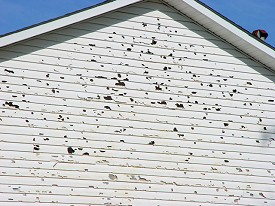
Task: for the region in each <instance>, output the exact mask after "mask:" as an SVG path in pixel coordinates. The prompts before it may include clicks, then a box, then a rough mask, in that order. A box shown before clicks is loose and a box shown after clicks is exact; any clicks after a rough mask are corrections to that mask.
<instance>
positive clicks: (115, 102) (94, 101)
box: [0, 88, 273, 119]
mask: <svg viewBox="0 0 275 206" xmlns="http://www.w3.org/2000/svg"><path fill="white" fill-rule="evenodd" d="M49 89H50V88H49ZM0 93H2V94H5V93H7V94H9V95H11V97H8V98H4V99H2V98H1V100H3V101H7V100H9V101H13V102H16V103H21V104H23V105H25V104H26V103H25V102H22V101H20V100H16V99H14V98H13V97H12V95H27V97H24V99H27V100H26V101H28V102H27V103H28V104H34V105H45V102H37V101H34V100H31V101H30V100H29V97H32V96H34V95H35V96H39V97H45V98H50V99H52V100H55V101H57V100H58V99H60V100H62V101H63V102H62V103H58V102H55V104H52V103H48V104H49V105H52V106H64V105H65V106H68V107H74V108H82V109H85V108H86V109H92V108H93V107H91V106H86V107H85V106H82V107H81V106H77V105H74V104H71V105H68V103H66V102H65V101H64V98H66V100H75V101H77V102H79V101H82V102H83V100H84V102H87V103H88V102H93V103H104V104H107V105H108V104H110V105H117V104H118V103H119V105H124V106H130V107H131V111H133V108H134V107H143V108H157V109H165V110H168V111H169V110H170V111H175V110H178V111H180V109H178V108H176V107H171V106H169V107H168V106H165V107H164V106H160V105H157V104H154V107H153V106H152V104H141V103H139V104H138V103H137V104H134V103H131V102H125V101H121V100H119V101H118V100H115V101H112V102H107V101H104V100H103V101H102V100H100V99H95V98H92V97H90V98H89V97H80V96H79V97H78V98H69V97H58V96H50V95H47V96H45V95H38V94H36V93H22V92H10V91H0ZM97 94H98V93H96V94H95V95H97ZM98 95H109V94H105V93H99V94H98ZM3 96H4V95H3ZM115 97H120V96H115ZM22 99H23V98H22ZM139 100H140V99H139ZM144 100H146V101H148V99H144ZM169 102H170V101H168V103H169ZM71 103H73V102H71ZM178 103H183V104H193V106H199V107H200V106H203V107H202V108H201V111H198V110H192V109H183V110H182V111H192V112H196V113H203V114H205V113H206V112H207V113H210V114H211V113H213V114H229V115H235V116H244V117H254V118H267V119H273V118H269V117H268V116H264V114H263V112H269V115H271V114H272V113H273V110H264V109H257V108H253V107H252V108H248V107H239V106H238V107H237V106H235V107H234V106H231V107H230V106H219V105H212V104H205V105H200V104H194V103H188V102H186V101H179V102H178ZM209 106H210V107H211V110H212V109H213V111H215V108H220V107H222V108H224V109H226V108H233V109H234V110H235V113H234V112H233V111H231V112H232V113H225V112H221V113H218V112H216V111H215V112H211V110H210V109H207V110H204V109H203V108H207V107H209ZM239 109H241V110H243V111H244V112H247V113H243V112H241V111H238V110H239ZM246 110H247V111H246ZM251 111H258V112H259V113H261V114H257V115H255V114H250V113H251ZM168 116H169V115H168Z"/></svg>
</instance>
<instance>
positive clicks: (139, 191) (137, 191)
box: [1, 187, 274, 200]
mask: <svg viewBox="0 0 275 206" xmlns="http://www.w3.org/2000/svg"><path fill="white" fill-rule="evenodd" d="M73 188H74V189H75V187H73ZM54 189H55V188H52V190H54ZM87 189H88V190H89V189H90V190H93V192H101V191H102V190H103V189H99V188H86V190H87ZM106 189H107V190H109V191H113V190H115V189H110V188H106ZM45 190H46V189H45ZM48 190H49V189H48ZM117 191H126V190H121V189H117ZM85 192H86V191H85ZM115 192H116V191H115ZM144 192H146V193H149V194H150V193H153V194H154V193H160V194H161V193H162V192H159V191H157V192H154V191H141V190H129V193H144ZM1 193H11V194H22V193H20V192H9V191H1ZM70 193H71V194H70V196H72V197H74V196H83V197H95V196H94V195H88V194H81V195H80V194H73V193H75V192H71V191H70ZM28 194H36V195H57V196H59V195H60V196H63V195H65V194H64V192H63V193H62V192H60V191H58V192H54V193H44V192H42V191H40V192H36V193H34V192H30V193H28ZM167 194H168V195H169V194H170V195H173V194H174V195H178V194H181V195H185V194H186V195H190V194H194V192H192V193H191V192H186V193H176V192H166V193H164V194H163V195H167ZM128 195H129V194H128ZM197 195H201V196H210V195H211V194H201V193H197ZM140 196H142V194H140ZM212 196H213V195H212ZM99 197H101V195H99ZM216 197H228V196H226V195H218V194H216V195H215V198H216ZM127 198H128V197H127ZM129 198H134V197H133V196H132V197H129ZM234 198H242V199H247V198H249V199H251V200H259V199H260V200H263V198H262V197H259V198H257V197H252V198H251V197H244V196H237V195H236V196H234ZM141 199H143V198H142V197H141ZM154 200H155V198H154ZM163 200H165V199H163ZM167 200H169V199H167ZM265 200H274V199H272V198H268V197H266V198H265Z"/></svg>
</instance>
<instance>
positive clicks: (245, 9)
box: [0, 0, 275, 47]
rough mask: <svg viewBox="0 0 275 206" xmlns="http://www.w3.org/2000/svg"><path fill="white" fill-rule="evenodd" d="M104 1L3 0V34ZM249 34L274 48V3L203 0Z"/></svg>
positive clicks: (0, 5)
mask: <svg viewBox="0 0 275 206" xmlns="http://www.w3.org/2000/svg"><path fill="white" fill-rule="evenodd" d="M103 1H104V0H0V34H5V33H8V32H12V31H15V30H17V29H21V28H23V27H26V26H31V25H33V24H36V23H39V22H42V21H45V20H48V19H52V18H55V17H58V16H61V15H64V14H66V13H69V12H73V11H76V10H79V9H82V8H85V7H88V6H92V5H95V4H98V3H100V2H103ZM201 1H202V2H203V3H205V4H206V5H208V6H210V7H212V8H213V9H214V10H216V11H218V12H219V13H221V14H223V15H224V16H226V17H227V18H229V19H230V20H232V21H234V22H235V23H237V24H239V25H240V26H242V27H243V28H245V29H246V30H248V31H253V30H255V29H265V30H266V31H267V32H268V33H269V37H268V39H267V43H269V44H271V45H272V46H273V47H275V12H274V8H275V0H261V1H260V0H223V1H221V0H201Z"/></svg>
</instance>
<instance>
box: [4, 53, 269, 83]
mask: <svg viewBox="0 0 275 206" xmlns="http://www.w3.org/2000/svg"><path fill="white" fill-rule="evenodd" d="M6 53H11V54H14V52H11V51H6ZM89 55H93V54H89ZM34 56H35V57H37V58H40V57H41V59H42V58H43V57H44V58H49V59H50V60H47V61H53V60H54V61H57V62H58V66H61V67H68V66H70V65H71V64H70V65H65V64H62V63H61V62H60V60H63V61H64V60H70V61H71V60H72V59H71V58H67V57H66V58H65V57H62V59H61V58H60V59H58V58H57V57H56V56H48V55H47V56H40V55H34ZM95 57H97V56H95ZM100 57H101V58H102V57H104V58H110V59H115V60H117V61H118V59H120V57H115V56H110V55H100ZM0 59H2V60H3V61H4V60H8V59H7V58H4V57H3V56H2V57H0ZM90 59H91V57H89V59H88V60H90ZM42 60H43V59H42ZM88 60H81V59H73V61H74V62H77V63H78V62H79V63H80V62H85V63H86V64H85V66H84V67H82V68H86V67H90V65H91V63H92V61H88ZM127 60H129V61H130V62H131V63H133V62H134V63H135V64H137V63H138V62H142V63H141V65H142V64H143V62H144V61H143V60H140V59H132V58H127ZM12 61H13V62H26V63H35V64H43V65H49V66H50V65H52V66H57V64H53V63H52V64H51V63H47V62H46V61H43V62H38V61H34V60H31V61H30V59H29V60H25V59H22V58H21V59H13V60H12ZM40 61H41V60H40ZM111 62H112V63H108V62H107V61H106V60H104V61H102V60H101V61H99V60H97V64H100V65H113V66H123V65H121V63H119V64H118V63H114V62H113V61H111ZM130 62H127V64H125V65H124V66H127V67H134V68H140V69H144V70H148V71H149V70H153V71H158V72H163V69H162V70H160V69H154V68H150V67H147V66H146V67H145V66H143V67H137V66H136V65H131V64H129V63H130ZM149 63H150V64H159V65H162V67H164V66H177V67H178V68H179V67H188V69H190V68H195V69H197V68H199V67H197V66H190V65H188V64H178V63H171V62H169V63H162V62H157V61H155V62H153V61H151V62H149ZM88 64H89V65H88ZM82 65H83V64H82ZM100 65H99V67H101V66H100ZM4 66H5V64H3V67H4ZM189 67H190V68H189ZM72 68H79V67H78V66H73V67H72ZM201 68H203V69H204V68H205V67H201ZM206 68H208V67H206ZM86 69H87V68H86ZM185 69H186V70H187V68H185ZM208 69H211V71H209V72H210V73H213V72H214V71H213V70H217V69H216V68H213V67H212V68H208ZM208 69H207V70H208ZM217 71H218V70H217ZM221 71H226V70H221ZM178 72H179V71H169V73H178ZM186 72H187V71H185V72H180V73H181V74H185V75H187V76H188V75H194V74H196V75H201V76H211V77H213V76H214V78H215V77H219V78H220V79H222V78H227V79H230V78H233V77H234V76H233V77H228V76H222V75H220V74H219V75H217V76H215V75H213V74H212V75H205V74H203V73H189V74H188V73H186ZM226 72H231V73H230V74H232V72H233V73H234V71H232V70H228V71H226ZM164 74H165V73H164ZM166 75H167V74H166ZM256 76H259V77H260V76H261V75H255V77H256ZM236 79H239V80H245V81H252V80H251V79H250V78H247V79H244V78H239V77H238V78H236ZM253 81H254V82H263V83H265V82H266V83H269V84H270V83H271V82H270V81H262V80H261V81H260V80H254V79H253ZM271 85H272V84H271Z"/></svg>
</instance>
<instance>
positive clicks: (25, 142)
mask: <svg viewBox="0 0 275 206" xmlns="http://www.w3.org/2000/svg"><path fill="white" fill-rule="evenodd" d="M46 137H47V136H43V138H46ZM36 138H42V137H41V136H36ZM52 138H55V137H52ZM59 139H62V138H59ZM148 139H149V138H148ZM63 140H64V137H63ZM66 140H70V141H73V140H77V139H72V138H66ZM81 140H82V142H86V141H89V142H100V143H103V145H102V146H101V147H100V146H94V147H93V149H95V150H107V151H120V152H133V153H145V154H147V153H148V154H160V155H167V154H169V156H173V155H175V156H187V157H193V158H205V159H208V158H209V159H217V160H224V159H226V158H228V154H227V156H225V154H224V156H223V157H222V156H218V157H217V156H215V155H214V154H212V155H209V154H207V152H208V151H211V152H212V150H210V149H208V150H206V149H202V151H203V152H204V154H203V155H195V154H192V155H190V154H185V153H180V152H179V151H177V152H174V153H171V152H168V151H167V152H166V153H163V152H161V151H159V152H154V151H150V152H149V151H147V150H140V149H139V150H137V149H136V150H135V151H131V150H130V149H129V150H128V149H119V147H118V146H116V147H117V148H113V149H112V148H108V147H107V148H106V147H104V144H108V143H109V144H112V143H113V144H114V143H115V144H119V140H117V141H111V140H110V141H107V140H99V139H90V138H86V139H85V140H83V139H81ZM151 140H152V139H151ZM186 141H187V140H186ZM1 142H3V143H12V144H14V143H20V142H18V141H16V140H14V141H4V140H1ZM41 142H42V140H41V141H39V142H37V141H33V140H30V141H29V142H28V141H22V142H21V143H22V144H24V145H42V146H56V147H59V146H60V147H61V146H62V145H64V143H63V144H60V143H58V144H57V143H55V144H53V143H52V144H50V143H48V144H46V143H43V142H42V143H41ZM212 143H213V142H212ZM213 144H214V143H213ZM67 145H70V146H72V147H75V148H84V149H87V148H89V147H88V146H85V145H84V144H81V145H80V144H78V145H75V143H72V142H71V143H70V144H69V143H67ZM123 145H127V146H128V147H130V146H131V145H133V146H145V147H148V144H138V143H132V142H128V141H127V143H124V144H123ZM83 146H84V147H83ZM239 146H241V145H239ZM162 147H165V145H161V144H157V145H156V146H155V147H154V148H162ZM167 148H169V149H173V148H177V149H178V150H179V149H189V153H194V152H195V153H196V152H197V151H196V150H197V149H198V148H196V147H195V148H192V147H183V146H181V147H175V146H169V147H167ZM194 150H195V151H194ZM5 151H6V150H5ZM215 151H216V152H220V151H219V150H215ZM222 151H224V153H236V154H237V152H236V151H227V150H222ZM209 153H210V152H209ZM210 154H211V153H210ZM236 154H235V155H236ZM248 154H253V155H261V156H264V157H265V158H271V157H272V155H271V154H264V153H263V154H262V153H261V154H259V153H249V152H247V151H244V152H242V156H245V155H248ZM270 155H271V157H269V156H270ZM206 156H207V157H206ZM264 157H262V158H264ZM230 159H231V160H233V161H234V160H236V161H237V160H242V161H248V162H254V161H256V162H262V163H268V164H271V161H270V160H258V159H260V157H258V158H257V160H251V159H246V158H236V157H232V158H230ZM185 160H186V159H184V161H185Z"/></svg>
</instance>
